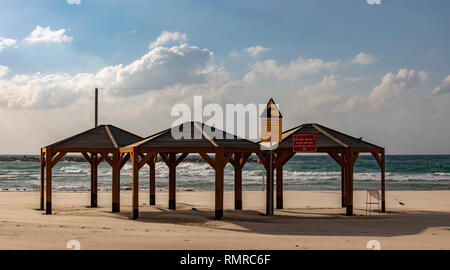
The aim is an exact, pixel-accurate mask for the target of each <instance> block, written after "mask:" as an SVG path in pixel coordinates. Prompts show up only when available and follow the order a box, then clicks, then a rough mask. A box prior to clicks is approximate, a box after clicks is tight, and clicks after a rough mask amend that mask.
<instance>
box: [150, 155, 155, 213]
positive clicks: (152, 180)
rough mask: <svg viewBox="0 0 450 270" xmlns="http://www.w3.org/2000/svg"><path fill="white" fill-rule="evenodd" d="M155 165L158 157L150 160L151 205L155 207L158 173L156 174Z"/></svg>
mask: <svg viewBox="0 0 450 270" xmlns="http://www.w3.org/2000/svg"><path fill="white" fill-rule="evenodd" d="M155 163H156V155H155V156H154V157H153V158H152V159H151V160H150V163H149V169H150V172H149V173H150V176H149V177H150V179H149V182H150V205H155V203H156V184H155V178H156V172H155Z"/></svg>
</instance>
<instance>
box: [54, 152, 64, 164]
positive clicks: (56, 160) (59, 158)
mask: <svg viewBox="0 0 450 270" xmlns="http://www.w3.org/2000/svg"><path fill="white" fill-rule="evenodd" d="M65 154H66V152H59V153H58V154H57V155H56V156H55V157H54V158H53V159H52V167H53V166H55V165H56V163H58V161H60V160H61V158H62V157H64V155H65Z"/></svg>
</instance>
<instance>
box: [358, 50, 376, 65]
mask: <svg viewBox="0 0 450 270" xmlns="http://www.w3.org/2000/svg"><path fill="white" fill-rule="evenodd" d="M376 61H378V59H377V58H376V57H375V56H373V55H370V54H367V53H363V52H360V53H359V54H358V55H357V56H355V58H353V59H352V64H358V65H369V64H372V63H374V62H376Z"/></svg>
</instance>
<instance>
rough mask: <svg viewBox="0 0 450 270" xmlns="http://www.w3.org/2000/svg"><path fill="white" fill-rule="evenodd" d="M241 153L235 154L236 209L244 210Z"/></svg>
mask: <svg viewBox="0 0 450 270" xmlns="http://www.w3.org/2000/svg"><path fill="white" fill-rule="evenodd" d="M241 156H242V154H241V153H235V154H234V160H233V163H234V165H235V166H234V209H235V210H242V167H243V166H241V164H240V160H241Z"/></svg>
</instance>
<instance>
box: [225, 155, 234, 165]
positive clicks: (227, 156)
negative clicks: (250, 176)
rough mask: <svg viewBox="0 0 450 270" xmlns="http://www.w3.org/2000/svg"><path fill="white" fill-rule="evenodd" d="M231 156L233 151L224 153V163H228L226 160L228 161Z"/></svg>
mask: <svg viewBox="0 0 450 270" xmlns="http://www.w3.org/2000/svg"><path fill="white" fill-rule="evenodd" d="M231 157H233V152H229V153H226V154H225V165H226V164H228V162H229V161H230V159H231Z"/></svg>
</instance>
